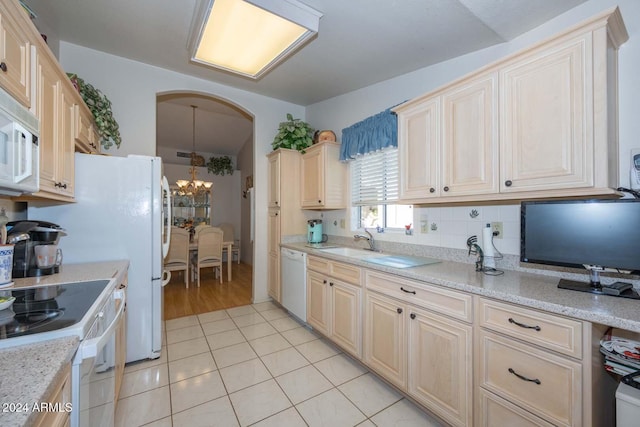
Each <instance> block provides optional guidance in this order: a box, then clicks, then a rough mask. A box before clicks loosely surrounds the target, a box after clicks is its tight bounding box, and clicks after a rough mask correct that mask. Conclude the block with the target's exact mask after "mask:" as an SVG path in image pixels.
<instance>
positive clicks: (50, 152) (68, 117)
mask: <svg viewBox="0 0 640 427" xmlns="http://www.w3.org/2000/svg"><path fill="white" fill-rule="evenodd" d="M64 79H66V76H63V75H61V74H60V73H59V72H58V70H57V68H56V67H55V66H54V64H53V63H52V60H51V59H50V58H49V56H47V55H39V56H38V59H37V67H36V85H37V97H38V106H37V115H38V117H39V119H40V191H39V192H38V193H36V194H35V196H41V197H45V198H54V199H59V200H72V199H73V195H74V185H75V179H74V176H75V164H74V147H75V142H74V138H73V134H74V125H75V123H74V122H75V121H74V115H75V114H74V110H75V103H74V96H73V94H72V92H71V91H72V90H73V88H72V86H71V84H70V83H68V82H66V81H65V80H64Z"/></svg>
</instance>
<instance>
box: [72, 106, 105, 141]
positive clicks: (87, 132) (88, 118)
mask: <svg viewBox="0 0 640 427" xmlns="http://www.w3.org/2000/svg"><path fill="white" fill-rule="evenodd" d="M74 117H75V124H76V126H75V134H74V138H75V145H76V150H77V151H79V152H82V153H99V152H100V147H101V146H100V137H99V136H98V132H97V131H96V128H95V124H94V123H93V115H92V114H91V111H89V109H88V108H87V107H86V106H85V105H84V104H76V106H75V110H74Z"/></svg>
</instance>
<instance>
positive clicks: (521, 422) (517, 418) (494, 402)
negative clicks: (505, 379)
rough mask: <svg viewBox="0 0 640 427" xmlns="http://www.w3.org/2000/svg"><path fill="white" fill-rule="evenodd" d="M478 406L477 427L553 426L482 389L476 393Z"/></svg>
mask: <svg viewBox="0 0 640 427" xmlns="http://www.w3.org/2000/svg"><path fill="white" fill-rule="evenodd" d="M478 405H479V408H478V412H477V417H476V423H475V425H477V426H478V427H496V426H518V427H539V426H541V427H553V424H550V423H548V422H546V421H545V420H543V419H542V418H538V417H536V416H535V415H533V414H531V413H529V412H527V411H525V410H524V409H522V408H519V407H517V406H516V405H514V404H513V403H511V402H507V401H506V400H504V399H502V398H500V397H498V396H496V395H495V394H493V393H490V392H488V391H486V390H484V389H483V388H480V389H479V392H478Z"/></svg>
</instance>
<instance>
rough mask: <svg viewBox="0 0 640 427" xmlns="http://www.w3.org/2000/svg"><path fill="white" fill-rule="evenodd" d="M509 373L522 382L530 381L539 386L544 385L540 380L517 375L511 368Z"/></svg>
mask: <svg viewBox="0 0 640 427" xmlns="http://www.w3.org/2000/svg"><path fill="white" fill-rule="evenodd" d="M509 373H510V374H513V375H515V376H516V377H518V378H520V379H521V380H522V381H529V382H532V383H536V384H538V385H540V384H542V383H541V382H540V380H539V379H537V378H535V379H533V380H532V379H531V378H527V377H523V376H522V375H520V374H519V373H517V372H516V371H514V370H513V369H511V368H509Z"/></svg>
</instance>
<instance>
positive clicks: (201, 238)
mask: <svg viewBox="0 0 640 427" xmlns="http://www.w3.org/2000/svg"><path fill="white" fill-rule="evenodd" d="M197 237H198V253H197V255H196V274H197V275H198V287H200V269H201V268H208V267H212V268H213V272H214V275H215V273H216V269H218V277H219V278H220V283H222V241H223V233H222V230H221V229H219V228H217V227H207V228H204V229H202V230H200V232H199V233H198V234H197Z"/></svg>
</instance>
